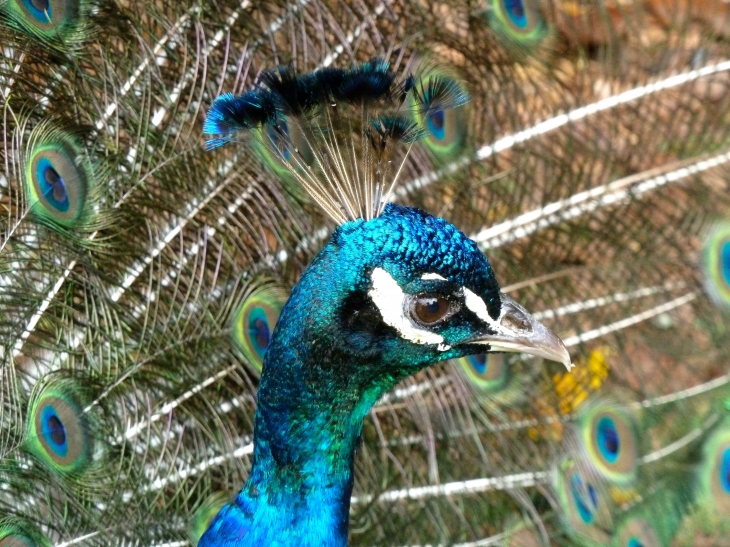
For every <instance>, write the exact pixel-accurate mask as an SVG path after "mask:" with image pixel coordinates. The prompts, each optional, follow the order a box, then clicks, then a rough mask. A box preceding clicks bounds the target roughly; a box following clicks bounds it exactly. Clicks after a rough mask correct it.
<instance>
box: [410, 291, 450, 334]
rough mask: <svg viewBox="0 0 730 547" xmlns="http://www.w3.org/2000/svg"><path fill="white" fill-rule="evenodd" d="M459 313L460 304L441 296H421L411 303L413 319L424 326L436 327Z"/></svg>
mask: <svg viewBox="0 0 730 547" xmlns="http://www.w3.org/2000/svg"><path fill="white" fill-rule="evenodd" d="M457 311H458V304H457V303H456V302H454V301H453V300H450V299H449V298H447V297H445V296H443V295H441V294H419V295H418V296H416V297H415V298H413V300H412V301H411V306H410V312H411V317H412V318H413V319H414V320H415V321H416V322H418V323H420V324H422V325H427V326H428V325H435V324H436V323H439V322H440V321H443V320H444V319H446V318H448V317H451V316H452V315H454V313H456V312H457Z"/></svg>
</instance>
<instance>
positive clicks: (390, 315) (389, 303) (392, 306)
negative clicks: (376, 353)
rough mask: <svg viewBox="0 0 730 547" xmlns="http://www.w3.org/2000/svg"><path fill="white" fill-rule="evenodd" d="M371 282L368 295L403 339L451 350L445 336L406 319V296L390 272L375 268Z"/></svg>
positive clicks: (442, 349)
mask: <svg viewBox="0 0 730 547" xmlns="http://www.w3.org/2000/svg"><path fill="white" fill-rule="evenodd" d="M426 275H428V274H426ZM370 280H371V281H372V284H373V286H372V288H371V289H370V291H369V292H368V295H369V296H370V298H371V299H372V301H373V302H374V303H375V305H376V306H377V307H378V311H380V316H381V317H382V318H383V321H385V323H386V324H388V325H390V326H391V327H393V328H394V329H395V330H396V331H398V333H399V334H400V335H401V337H402V338H404V339H405V340H409V341H411V342H414V343H416V344H436V345H438V350H439V351H446V350H449V349H451V346H449V345H448V344H444V337H443V336H441V335H440V334H436V333H435V332H431V331H429V330H426V329H422V328H419V327H417V326H416V325H414V324H413V322H412V321H411V320H410V319H409V318H408V317H406V315H405V312H404V306H403V304H404V302H405V297H406V294H405V292H403V289H401V288H400V285H398V282H397V281H396V280H395V279H393V277H392V276H391V275H390V274H389V273H388V272H386V271H385V270H384V269H383V268H375V269H374V270H373V273H372V274H371V275H370ZM485 309H486V308H485Z"/></svg>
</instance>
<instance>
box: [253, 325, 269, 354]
mask: <svg viewBox="0 0 730 547" xmlns="http://www.w3.org/2000/svg"><path fill="white" fill-rule="evenodd" d="M253 331H254V333H255V336H256V344H258V346H259V347H260V348H261V349H266V348H268V347H269V326H268V325H267V324H266V321H264V320H263V319H261V318H257V319H254V322H253Z"/></svg>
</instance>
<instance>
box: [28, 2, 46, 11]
mask: <svg viewBox="0 0 730 547" xmlns="http://www.w3.org/2000/svg"><path fill="white" fill-rule="evenodd" d="M30 3H31V4H32V5H33V7H34V8H35V9H37V10H38V11H44V12H45V11H48V8H49V7H50V6H49V0H30Z"/></svg>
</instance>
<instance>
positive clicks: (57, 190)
mask: <svg viewBox="0 0 730 547" xmlns="http://www.w3.org/2000/svg"><path fill="white" fill-rule="evenodd" d="M43 176H44V177H45V179H46V182H47V183H48V184H49V185H50V186H51V188H52V192H53V199H55V200H57V201H63V200H64V199H65V198H66V189H65V188H64V187H63V181H62V180H61V175H59V174H58V172H57V171H56V170H55V169H54V168H53V167H46V170H45V171H44V172H43Z"/></svg>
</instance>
